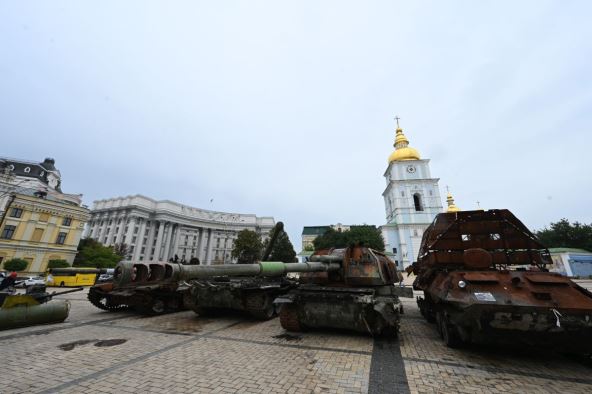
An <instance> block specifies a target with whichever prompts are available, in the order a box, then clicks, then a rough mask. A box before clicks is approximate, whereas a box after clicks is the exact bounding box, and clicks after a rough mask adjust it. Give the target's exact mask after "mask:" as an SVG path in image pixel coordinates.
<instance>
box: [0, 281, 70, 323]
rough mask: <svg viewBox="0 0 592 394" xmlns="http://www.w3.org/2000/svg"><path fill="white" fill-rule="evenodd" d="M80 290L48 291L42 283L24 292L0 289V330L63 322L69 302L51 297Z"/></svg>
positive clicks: (67, 312) (66, 315)
mask: <svg viewBox="0 0 592 394" xmlns="http://www.w3.org/2000/svg"><path fill="white" fill-rule="evenodd" d="M81 290H82V287H80V288H76V289H72V290H66V291H63V292H60V293H58V292H53V293H48V292H47V291H46V290H45V286H44V285H35V286H30V287H28V288H27V290H26V294H16V293H15V292H13V291H11V290H5V291H0V330H6V329H9V328H17V327H27V326H33V325H37V324H49V323H60V322H63V321H64V320H66V318H67V317H68V314H69V313H70V302H68V301H67V300H53V301H52V298H53V297H54V296H57V295H61V294H66V293H73V292H75V291H81Z"/></svg>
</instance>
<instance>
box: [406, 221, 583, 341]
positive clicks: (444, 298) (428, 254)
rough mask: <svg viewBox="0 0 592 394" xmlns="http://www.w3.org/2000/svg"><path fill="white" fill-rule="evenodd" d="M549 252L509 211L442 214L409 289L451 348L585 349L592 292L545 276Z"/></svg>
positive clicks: (426, 238)
mask: <svg viewBox="0 0 592 394" xmlns="http://www.w3.org/2000/svg"><path fill="white" fill-rule="evenodd" d="M551 263H552V261H551V258H550V254H549V251H548V250H547V249H546V248H545V246H544V245H542V244H541V243H540V242H539V240H538V239H537V238H536V237H535V236H534V235H533V234H532V233H531V232H530V231H529V230H528V229H527V228H526V226H524V224H522V222H520V220H518V219H517V218H516V217H515V216H514V215H513V214H512V213H511V212H510V211H508V210H505V209H501V210H489V211H481V210H480V211H461V212H454V213H442V214H439V215H438V216H436V218H435V220H434V222H433V223H432V224H431V225H430V226H429V227H428V228H427V229H426V231H425V233H424V235H423V239H422V243H421V248H420V252H419V257H418V260H417V262H415V263H414V264H413V265H412V266H410V267H409V269H408V272H413V273H415V274H416V275H417V277H416V279H415V282H414V288H415V289H416V290H423V292H424V296H423V297H418V298H417V303H418V305H419V308H420V311H421V313H422V315H423V316H424V317H425V318H426V319H427V320H428V321H431V322H436V326H437V330H438V332H439V333H440V336H441V337H442V339H443V340H444V341H445V343H446V344H447V345H448V346H450V347H455V346H459V345H460V344H462V343H469V342H473V343H512V344H516V343H518V344H530V345H542V346H545V347H547V348H551V347H552V348H557V349H561V350H563V351H575V352H584V353H590V352H592V293H590V292H589V291H587V290H586V289H584V288H582V287H580V286H578V285H577V284H576V283H574V282H573V281H571V280H569V279H568V278H566V277H564V276H561V275H559V274H556V273H551V272H548V270H547V268H546V265H548V264H551Z"/></svg>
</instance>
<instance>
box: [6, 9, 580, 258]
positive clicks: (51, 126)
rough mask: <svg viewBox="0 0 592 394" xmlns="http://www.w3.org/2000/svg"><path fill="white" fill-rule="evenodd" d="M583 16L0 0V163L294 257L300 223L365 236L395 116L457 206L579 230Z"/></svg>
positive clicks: (87, 198)
mask: <svg viewBox="0 0 592 394" xmlns="http://www.w3.org/2000/svg"><path fill="white" fill-rule="evenodd" d="M591 15H592V2H589V1H541V0H536V1H500V0H496V1H490V2H486V1H478V2H477V1H433V2H432V1H405V2H403V1H352V2H348V1H343V0H340V1H310V2H306V1H291V2H287V1H264V2H263V1H261V2H260V1H252V0H249V1H246V0H245V1H241V2H231V1H224V2H221V1H202V2H198V1H187V2H183V1H164V0H163V1H152V2H149V1H135V2H134V1H101V2H90V1H69V2H60V1H55V0H52V1H37V2H32V1H9V0H0V135H1V141H2V142H1V145H0V155H3V156H9V157H15V158H21V159H29V160H35V161H43V159H44V158H45V157H54V158H55V159H56V166H57V167H58V168H59V169H60V171H61V173H62V177H63V182H62V188H63V190H64V191H65V192H70V193H83V194H84V202H85V203H86V204H88V205H91V204H92V201H94V200H96V199H102V198H109V197H116V196H125V195H132V194H137V193H139V194H144V195H146V196H149V197H152V198H154V199H170V200H173V201H177V202H180V203H183V204H187V205H190V206H195V207H199V208H205V209H213V210H219V211H228V212H241V213H254V214H257V215H260V216H274V217H275V219H276V220H282V221H284V222H285V224H286V226H287V229H288V231H289V234H290V238H291V240H292V242H293V243H294V246H295V248H296V249H297V251H298V250H300V234H301V232H302V227H303V226H310V225H325V224H332V223H337V222H341V223H344V224H361V223H367V224H376V225H381V224H384V222H385V213H384V202H383V199H382V196H381V194H382V192H383V190H384V188H385V180H384V178H383V173H384V171H385V169H386V167H387V158H388V156H389V154H390V153H391V152H392V150H393V147H392V144H393V141H394V130H395V126H394V121H393V117H394V116H395V115H399V116H400V117H401V126H402V127H403V128H404V130H405V133H406V135H407V137H408V138H409V140H410V145H411V146H412V147H414V148H416V149H418V150H419V152H420V153H421V155H422V158H429V159H431V170H432V175H433V176H434V177H438V178H440V189H441V193H442V195H443V197H444V196H445V185H449V186H450V188H451V191H452V192H453V194H454V196H455V198H456V202H457V205H459V207H460V208H461V209H469V208H476V206H477V205H476V201H480V204H481V207H484V208H509V209H510V210H512V211H513V212H514V213H515V214H516V215H517V216H518V218H519V219H521V220H522V221H523V222H524V223H525V224H526V225H527V226H529V227H530V228H534V229H537V228H541V227H543V226H545V225H547V224H548V223H550V222H551V221H557V220H558V219H560V218H562V217H566V218H569V219H571V220H579V221H583V222H587V223H589V222H592V211H591V209H590V203H591V201H592V182H591V181H592V175H591V174H592V159H591V157H590V156H591V147H592V137H591V135H590V131H591V125H592V110H591V109H592V108H591V104H592V24H591V23H590V16H591ZM211 199H213V200H214V201H213V202H212V203H211V202H210V200H211ZM443 203H444V202H443ZM444 204H445V203H444Z"/></svg>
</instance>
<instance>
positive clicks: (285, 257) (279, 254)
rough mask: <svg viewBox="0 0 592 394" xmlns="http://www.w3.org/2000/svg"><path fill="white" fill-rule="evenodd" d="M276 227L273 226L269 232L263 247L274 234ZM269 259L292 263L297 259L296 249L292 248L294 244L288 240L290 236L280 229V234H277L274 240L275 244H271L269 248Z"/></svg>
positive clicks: (265, 247) (265, 246)
mask: <svg viewBox="0 0 592 394" xmlns="http://www.w3.org/2000/svg"><path fill="white" fill-rule="evenodd" d="M275 231H276V228H275V227H274V228H273V229H272V230H271V232H270V233H269V238H268V239H266V240H265V244H264V248H263V249H267V246H268V245H269V242H270V240H271V239H272V238H273V236H274V234H275ZM268 260H269V261H282V262H284V263H294V262H296V261H298V259H297V258H296V251H295V250H294V246H293V245H292V242H290V238H289V237H288V233H286V232H285V231H283V230H282V232H281V233H280V234H278V237H277V239H276V240H275V245H273V247H272V249H271V253H270V255H269V259H268Z"/></svg>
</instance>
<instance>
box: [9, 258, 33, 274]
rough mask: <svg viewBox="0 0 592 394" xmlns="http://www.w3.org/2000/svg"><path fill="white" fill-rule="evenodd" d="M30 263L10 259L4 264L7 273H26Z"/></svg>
mask: <svg viewBox="0 0 592 394" xmlns="http://www.w3.org/2000/svg"><path fill="white" fill-rule="evenodd" d="M28 265H29V263H28V262H27V260H23V259H18V258H16V259H10V260H8V261H7V262H6V263H4V269H5V270H6V271H24V270H25V269H26V268H27V266H28Z"/></svg>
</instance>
